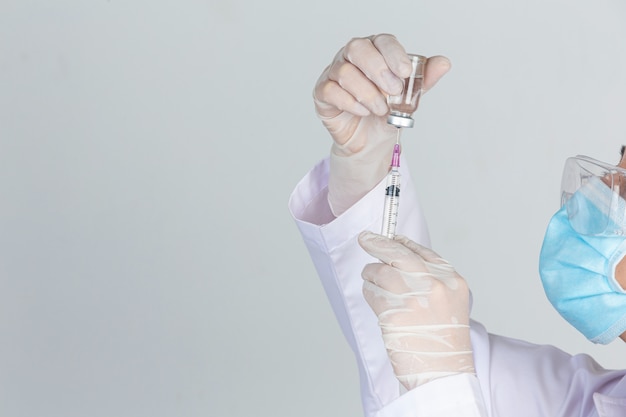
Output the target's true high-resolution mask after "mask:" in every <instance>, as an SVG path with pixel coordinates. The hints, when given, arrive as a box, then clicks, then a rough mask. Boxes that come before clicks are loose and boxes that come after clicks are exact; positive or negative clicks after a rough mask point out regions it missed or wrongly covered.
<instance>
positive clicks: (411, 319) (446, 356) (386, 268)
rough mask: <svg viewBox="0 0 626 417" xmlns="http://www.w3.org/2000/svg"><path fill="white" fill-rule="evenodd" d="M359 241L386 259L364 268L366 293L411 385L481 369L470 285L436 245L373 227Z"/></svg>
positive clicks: (398, 369)
mask: <svg viewBox="0 0 626 417" xmlns="http://www.w3.org/2000/svg"><path fill="white" fill-rule="evenodd" d="M359 244H360V245H361V247H363V249H365V251H366V252H368V253H369V254H370V255H372V256H374V257H376V258H378V259H380V260H381V261H382V262H383V263H374V264H369V265H366V266H365V268H364V269H363V274H362V275H363V279H364V280H365V281H364V284H363V294H364V296H365V299H366V300H367V302H368V304H369V305H370V307H371V308H372V310H374V312H375V313H376V315H377V316H378V320H379V325H380V328H381V330H382V335H383V340H384V342H385V347H386V348H387V353H388V355H389V359H390V360H391V364H392V366H393V370H394V372H395V374H396V376H397V378H398V380H399V381H400V382H401V383H402V385H404V386H405V387H406V388H407V389H409V390H410V389H413V388H415V387H417V386H418V385H421V384H424V383H426V382H428V381H431V380H433V379H436V378H441V377H444V376H448V375H454V374H458V373H461V372H468V373H475V370H474V358H473V355H472V346H471V343H470V330H469V289H468V287H467V284H466V282H465V280H464V279H463V277H461V276H460V275H459V274H458V273H457V272H456V271H455V270H454V268H453V267H452V266H451V265H450V264H449V263H448V262H447V261H445V260H444V259H442V258H441V257H440V256H439V255H437V254H436V253H435V252H433V251H432V250H430V249H428V248H425V247H424V246H421V245H419V244H417V243H415V242H413V241H411V240H409V239H408V238H406V237H404V236H396V237H395V238H394V239H388V238H386V237H384V236H381V235H378V234H374V233H371V232H363V233H361V235H359Z"/></svg>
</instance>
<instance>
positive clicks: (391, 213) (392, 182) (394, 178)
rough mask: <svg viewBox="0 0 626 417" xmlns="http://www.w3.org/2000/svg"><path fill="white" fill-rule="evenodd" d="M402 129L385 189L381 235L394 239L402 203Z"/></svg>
mask: <svg viewBox="0 0 626 417" xmlns="http://www.w3.org/2000/svg"><path fill="white" fill-rule="evenodd" d="M399 167H400V129H399V128H398V136H397V139H396V144H395V145H394V147H393V155H392V157H391V170H390V171H389V174H387V187H386V188H385V207H384V211H383V227H382V232H381V234H382V235H383V236H387V237H389V238H393V237H394V236H395V234H396V224H397V220H398V205H399V203H400V172H399V170H398V168H399Z"/></svg>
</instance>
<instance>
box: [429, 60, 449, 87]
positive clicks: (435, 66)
mask: <svg viewBox="0 0 626 417" xmlns="http://www.w3.org/2000/svg"><path fill="white" fill-rule="evenodd" d="M451 67H452V63H451V62H450V60H449V59H448V58H446V57H445V56H442V55H436V56H431V57H430V58H428V61H426V68H424V85H423V90H424V92H427V91H428V90H430V89H431V88H433V87H434V86H435V84H437V81H439V80H440V79H441V77H443V76H444V75H446V73H447V72H448V71H450V68H451Z"/></svg>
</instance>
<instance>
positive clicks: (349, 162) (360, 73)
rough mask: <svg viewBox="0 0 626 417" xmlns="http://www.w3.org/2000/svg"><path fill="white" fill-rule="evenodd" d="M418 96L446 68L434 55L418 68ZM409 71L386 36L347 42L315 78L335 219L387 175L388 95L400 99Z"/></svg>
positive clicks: (392, 135) (391, 135)
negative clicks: (327, 146) (421, 75)
mask: <svg viewBox="0 0 626 417" xmlns="http://www.w3.org/2000/svg"><path fill="white" fill-rule="evenodd" d="M423 65H424V66H423V68H424V78H423V84H422V88H421V91H422V92H426V91H428V90H429V89H431V88H432V87H433V86H434V85H435V84H436V83H437V81H438V80H439V79H440V78H441V77H442V76H443V75H444V74H445V73H446V72H447V71H448V70H449V69H450V61H449V60H448V59H447V58H445V57H443V56H434V57H431V58H428V59H426V60H425V63H424V64H423ZM413 70H414V65H413V64H412V61H411V59H410V57H409V55H407V52H406V51H405V49H404V47H403V46H402V45H401V44H400V43H399V42H398V40H397V39H396V38H395V37H394V36H393V35H389V34H381V35H372V36H369V37H366V38H354V39H352V40H350V41H349V42H348V43H347V44H346V45H345V46H344V47H343V48H341V49H340V50H339V52H338V53H337V54H336V55H335V58H334V59H333V61H332V62H331V63H330V65H329V66H328V67H326V69H325V70H324V71H323V72H322V74H321V75H320V77H319V79H318V81H317V83H316V85H315V89H314V92H313V98H314V102H315V109H316V112H317V114H318V116H319V118H320V119H321V121H322V123H323V124H324V126H325V127H326V128H327V129H328V131H329V133H330V135H331V136H332V138H333V146H332V149H331V159H330V178H329V187H328V188H329V195H328V201H329V204H330V206H331V209H332V211H333V213H334V214H335V216H339V215H340V214H341V213H343V212H344V211H345V210H347V209H348V208H349V207H350V206H352V204H354V202H356V201H358V199H359V198H361V197H362V196H363V195H365V194H366V193H367V192H369V191H370V190H371V189H372V188H373V187H374V186H375V185H376V184H378V183H379V182H380V181H381V180H382V179H383V178H384V177H385V176H386V174H387V172H388V171H389V157H390V155H391V154H392V152H393V147H394V144H395V143H396V138H397V128H396V127H394V126H393V125H391V124H389V123H387V118H388V116H389V114H390V109H389V105H388V98H389V96H397V95H399V94H401V92H402V89H403V80H404V79H406V78H408V77H409V75H410V74H411V72H412V71H413Z"/></svg>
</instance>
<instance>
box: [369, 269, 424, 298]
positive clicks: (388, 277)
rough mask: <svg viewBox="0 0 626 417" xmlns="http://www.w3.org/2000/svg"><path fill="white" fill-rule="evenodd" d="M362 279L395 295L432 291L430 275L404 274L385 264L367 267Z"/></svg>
mask: <svg viewBox="0 0 626 417" xmlns="http://www.w3.org/2000/svg"><path fill="white" fill-rule="evenodd" d="M361 277H362V278H363V280H364V281H365V282H366V283H369V284H371V285H373V286H375V287H378V288H381V289H382V290H385V291H387V292H388V293H391V294H394V295H404V296H415V295H424V294H427V293H428V292H429V291H431V290H432V278H430V275H429V274H403V273H402V271H400V270H399V269H397V268H394V267H392V266H389V265H387V264H384V263H373V264H368V265H365V267H364V268H363V271H362V272H361Z"/></svg>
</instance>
